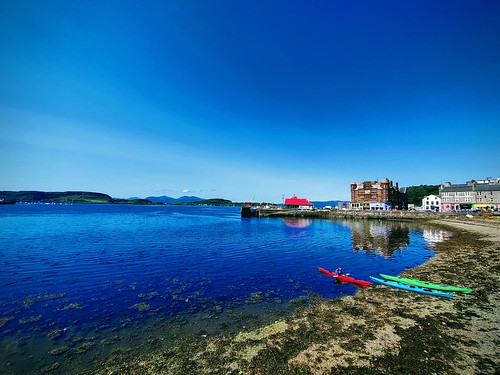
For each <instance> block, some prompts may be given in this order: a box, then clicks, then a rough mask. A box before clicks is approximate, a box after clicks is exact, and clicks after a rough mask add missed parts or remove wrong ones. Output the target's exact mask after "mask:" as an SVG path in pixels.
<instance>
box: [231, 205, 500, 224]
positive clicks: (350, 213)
mask: <svg viewBox="0 0 500 375" xmlns="http://www.w3.org/2000/svg"><path fill="white" fill-rule="evenodd" d="M472 215H473V216H474V217H475V216H478V215H481V216H482V215H484V214H481V213H480V214H472ZM472 215H471V214H470V213H466V212H418V211H404V210H393V211H368V210H366V211H362V210H338V209H314V210H298V209H286V208H281V207H279V208H261V207H255V208H253V207H252V210H251V211H250V209H249V207H242V211H241V216H242V217H257V218H272V217H276V218H278V217H285V218H286V217H297V218H310V219H333V220H335V219H367V220H370V219H378V220H398V221H401V220H435V219H462V220H464V219H467V218H471V217H472ZM490 215H491V214H490ZM491 216H493V215H491ZM495 216H497V215H495Z"/></svg>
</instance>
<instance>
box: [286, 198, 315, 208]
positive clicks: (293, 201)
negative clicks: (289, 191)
mask: <svg viewBox="0 0 500 375" xmlns="http://www.w3.org/2000/svg"><path fill="white" fill-rule="evenodd" d="M283 207H284V208H296V209H299V210H312V209H313V204H312V203H311V202H309V201H308V200H307V199H305V198H297V197H296V196H295V195H294V196H292V197H291V198H286V199H285V203H284V204H283Z"/></svg>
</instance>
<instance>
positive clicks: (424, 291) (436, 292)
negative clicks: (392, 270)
mask: <svg viewBox="0 0 500 375" xmlns="http://www.w3.org/2000/svg"><path fill="white" fill-rule="evenodd" d="M370 279H372V280H373V281H374V282H375V283H377V284H383V285H387V286H390V287H393V288H398V289H403V290H408V291H410V292H415V293H420V294H428V295H431V296H436V297H443V298H452V297H453V294H451V293H444V292H441V291H439V290H434V289H429V288H421V287H419V286H414V285H408V284H403V283H399V282H397V281H390V280H385V279H379V278H377V277H373V276H370Z"/></svg>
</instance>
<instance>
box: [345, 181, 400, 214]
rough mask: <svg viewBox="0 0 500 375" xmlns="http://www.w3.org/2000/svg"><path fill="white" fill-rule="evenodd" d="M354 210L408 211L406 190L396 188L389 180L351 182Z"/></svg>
mask: <svg viewBox="0 0 500 375" xmlns="http://www.w3.org/2000/svg"><path fill="white" fill-rule="evenodd" d="M350 208H351V209H353V210H371V211H387V210H392V209H400V210H406V209H408V193H407V189H406V188H400V187H399V185H398V183H397V182H396V186H394V185H393V183H392V181H389V180H387V179H385V180H382V181H380V182H379V181H365V182H360V183H357V182H354V181H353V182H351V202H350Z"/></svg>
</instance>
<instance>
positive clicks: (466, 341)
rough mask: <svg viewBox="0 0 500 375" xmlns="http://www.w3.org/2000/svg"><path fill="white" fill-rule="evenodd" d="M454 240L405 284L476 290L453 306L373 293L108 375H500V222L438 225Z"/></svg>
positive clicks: (381, 290)
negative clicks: (415, 282)
mask: <svg viewBox="0 0 500 375" xmlns="http://www.w3.org/2000/svg"><path fill="white" fill-rule="evenodd" d="M430 223H431V224H432V225H436V226H439V227H440V228H444V229H447V230H450V232H452V236H451V238H449V239H448V240H446V241H444V242H442V243H438V244H437V245H436V248H435V253H436V255H435V256H434V257H433V258H432V259H430V260H429V261H428V262H426V263H424V264H422V265H420V266H419V267H417V268H413V269H408V270H406V271H405V272H403V273H402V274H401V275H404V276H405V277H412V278H417V279H422V280H428V281H432V282H436V283H443V284H450V285H457V286H464V287H469V288H472V289H473V290H474V291H473V293H472V294H470V295H467V294H463V295H461V294H455V295H454V297H453V299H451V300H448V299H441V298H437V297H432V296H424V295H419V294H416V293H410V292H406V291H401V290H397V289H392V288H388V287H385V286H372V287H369V288H366V289H362V290H360V291H359V292H358V293H356V294H355V295H354V296H348V297H345V298H342V299H336V300H325V299H318V300H317V301H316V300H312V301H311V302H310V304H309V305H307V306H304V307H301V308H299V309H298V310H297V311H296V312H295V313H294V314H293V315H291V316H286V317H283V318H282V319H280V320H278V321H276V322H274V323H273V324H270V325H268V326H265V327H262V328H259V329H256V330H253V331H248V332H240V333H238V334H234V335H222V336H215V337H208V338H203V339H201V340H200V339H199V338H198V340H186V341H184V342H181V343H179V345H177V346H176V347H173V348H164V349H162V350H158V351H156V352H155V353H151V354H149V355H147V356H137V357H132V358H130V357H127V358H124V357H121V356H114V357H110V358H109V359H108V360H107V362H105V363H104V364H103V367H102V369H101V370H102V371H100V372H99V373H101V374H105V373H107V374H118V373H123V372H127V373H130V374H184V373H196V374H204V373H215V374H271V373H272V374H293V373H297V374H325V373H332V374H336V373H349V374H402V373H406V374H429V373H435V374H473V373H481V374H495V373H498V371H500V349H499V345H498V344H499V342H500V327H499V321H498V312H499V311H500V292H499V288H498V283H499V282H500V272H499V264H500V251H499V250H500V222H498V221H482V220H476V219H474V220H470V221H467V222H463V221H457V220H433V221H431V222H430Z"/></svg>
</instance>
